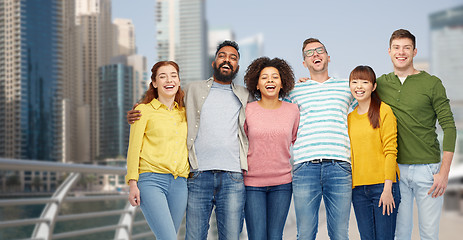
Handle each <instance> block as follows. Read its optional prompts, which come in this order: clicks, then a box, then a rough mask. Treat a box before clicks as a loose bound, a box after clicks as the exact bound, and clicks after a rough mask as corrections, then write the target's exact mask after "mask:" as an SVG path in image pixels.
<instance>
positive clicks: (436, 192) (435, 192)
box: [428, 182, 446, 198]
mask: <svg viewBox="0 0 463 240" xmlns="http://www.w3.org/2000/svg"><path fill="white" fill-rule="evenodd" d="M445 190H446V186H439V185H438V184H437V183H435V182H434V184H433V185H432V187H431V188H430V189H429V191H428V195H429V194H431V193H432V195H431V197H433V198H436V197H440V196H442V195H444V193H445Z"/></svg>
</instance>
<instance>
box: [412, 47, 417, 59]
mask: <svg viewBox="0 0 463 240" xmlns="http://www.w3.org/2000/svg"><path fill="white" fill-rule="evenodd" d="M417 53H418V49H416V48H415V49H413V57H416V54H417Z"/></svg>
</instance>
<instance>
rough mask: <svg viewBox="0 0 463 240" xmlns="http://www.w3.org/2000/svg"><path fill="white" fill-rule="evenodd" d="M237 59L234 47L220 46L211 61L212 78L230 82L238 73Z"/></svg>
mask: <svg viewBox="0 0 463 240" xmlns="http://www.w3.org/2000/svg"><path fill="white" fill-rule="evenodd" d="M238 60H239V55H238V51H236V49H235V48H234V47H232V46H225V47H223V48H221V49H220V50H219V51H218V52H217V55H216V56H215V61H214V62H212V68H213V69H214V78H215V79H216V80H218V81H220V82H223V83H230V82H231V81H232V80H233V79H234V78H235V76H236V74H237V73H238V70H239V66H238Z"/></svg>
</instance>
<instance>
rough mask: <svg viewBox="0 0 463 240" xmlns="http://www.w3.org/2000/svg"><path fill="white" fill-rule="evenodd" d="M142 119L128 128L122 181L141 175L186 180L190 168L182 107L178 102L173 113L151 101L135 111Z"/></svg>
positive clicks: (183, 109)
mask: <svg viewBox="0 0 463 240" xmlns="http://www.w3.org/2000/svg"><path fill="white" fill-rule="evenodd" d="M136 109H137V110H140V111H141V113H142V116H141V118H140V120H138V121H135V123H134V124H132V126H131V127H130V138H129V149H128V152H127V175H126V176H125V180H126V182H127V183H128V182H129V180H131V179H135V180H137V181H138V175H139V174H140V173H144V172H155V173H167V174H172V175H173V176H174V177H175V178H177V177H179V176H180V177H185V178H186V177H188V173H189V171H190V165H189V163H188V150H187V146H186V138H187V122H186V116H185V108H179V107H178V105H177V103H175V106H174V108H173V109H172V110H169V109H168V108H167V107H166V106H165V105H163V104H161V102H159V101H158V100H157V99H153V100H152V101H151V102H150V103H148V104H140V105H138V106H137V108H136Z"/></svg>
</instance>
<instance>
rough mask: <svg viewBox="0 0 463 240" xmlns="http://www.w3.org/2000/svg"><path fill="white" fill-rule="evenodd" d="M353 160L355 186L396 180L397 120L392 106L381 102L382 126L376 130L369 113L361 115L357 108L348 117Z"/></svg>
mask: <svg viewBox="0 0 463 240" xmlns="http://www.w3.org/2000/svg"><path fill="white" fill-rule="evenodd" d="M347 123H348V127H349V138H350V145H351V161H352V188H354V187H355V186H359V185H372V184H378V183H384V181H385V180H387V179H388V180H392V181H393V182H396V174H397V176H400V172H399V167H398V165H397V120H396V118H395V116H394V113H393V112H392V110H391V108H390V107H389V106H388V105H387V104H385V103H383V102H382V103H381V106H380V126H379V128H376V129H373V127H372V126H371V124H370V121H369V119H368V113H365V114H362V115H359V114H358V112H357V108H356V109H355V110H354V111H353V112H351V113H350V114H349V116H348V117H347Z"/></svg>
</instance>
